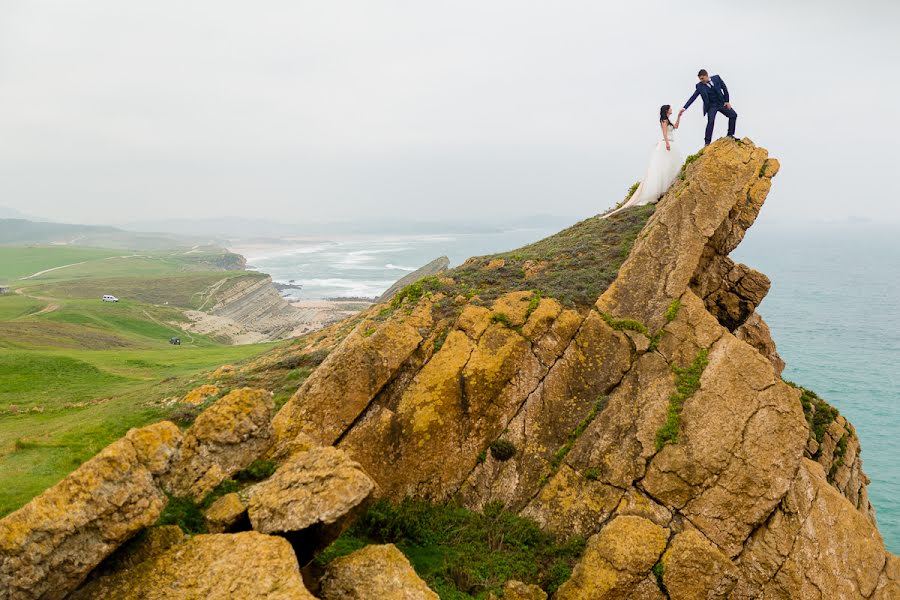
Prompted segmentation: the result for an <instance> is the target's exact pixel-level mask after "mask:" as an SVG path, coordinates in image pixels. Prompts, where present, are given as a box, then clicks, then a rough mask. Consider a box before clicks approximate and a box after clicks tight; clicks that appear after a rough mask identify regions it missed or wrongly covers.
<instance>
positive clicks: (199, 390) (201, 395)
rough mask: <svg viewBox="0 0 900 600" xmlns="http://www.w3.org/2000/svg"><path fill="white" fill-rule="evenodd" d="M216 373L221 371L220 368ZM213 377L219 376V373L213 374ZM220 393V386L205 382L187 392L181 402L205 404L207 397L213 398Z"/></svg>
mask: <svg viewBox="0 0 900 600" xmlns="http://www.w3.org/2000/svg"><path fill="white" fill-rule="evenodd" d="M220 368H221V367H220ZM216 373H219V370H218V369H217V370H216ZM213 377H217V375H216V374H213ZM218 393H219V386H217V385H213V384H211V383H204V384H203V385H201V386H200V387H196V388H194V389H192V390H191V391H189V392H188V393H187V394H185V395H184V398H182V399H181V403H182V404H192V405H195V406H196V405H198V404H203V403H204V402H206V400H207V399H209V398H212V397H213V396H215V395H216V394H218Z"/></svg>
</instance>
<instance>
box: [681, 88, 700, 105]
mask: <svg viewBox="0 0 900 600" xmlns="http://www.w3.org/2000/svg"><path fill="white" fill-rule="evenodd" d="M699 95H700V90H699V89H696V90H694V94H693V95H692V96H691V97H690V98H688V101H687V102H686V103H685V104H684V110H687V109H688V108H690V106H691V104H693V103H694V100H696V99H697V96H699Z"/></svg>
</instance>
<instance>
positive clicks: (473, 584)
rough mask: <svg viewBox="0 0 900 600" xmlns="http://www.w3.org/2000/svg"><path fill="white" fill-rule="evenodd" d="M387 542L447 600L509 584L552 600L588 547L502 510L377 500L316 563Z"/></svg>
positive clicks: (478, 595)
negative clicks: (516, 582)
mask: <svg viewBox="0 0 900 600" xmlns="http://www.w3.org/2000/svg"><path fill="white" fill-rule="evenodd" d="M387 543H392V544H396V545H397V547H398V548H399V549H400V550H401V551H402V552H403V553H404V554H405V555H406V557H407V558H408V559H409V561H410V562H411V563H412V565H413V567H414V568H415V570H416V573H418V574H419V576H420V577H422V579H424V580H425V582H426V583H428V585H429V587H431V589H432V590H434V591H435V592H436V593H437V594H438V595H439V596H440V597H441V598H442V599H444V600H470V599H472V598H477V599H482V598H486V597H487V596H488V594H489V593H490V592H495V593H497V592H500V589H501V588H502V586H503V584H504V583H505V582H506V581H508V580H510V579H516V580H519V581H524V582H526V583H534V584H537V585H539V586H540V587H541V588H542V589H544V590H545V591H547V592H550V593H553V592H554V591H556V589H557V588H558V587H559V586H560V585H561V584H562V583H563V582H565V581H566V580H567V579H568V578H569V576H570V575H571V572H572V567H573V566H574V565H575V563H576V562H577V560H578V558H580V557H581V555H582V554H583V552H584V547H585V541H584V539H583V538H581V537H573V538H571V539H568V540H561V539H557V538H555V537H553V536H552V535H550V534H548V533H544V532H542V531H541V530H540V528H539V527H538V526H537V524H536V523H534V522H533V521H530V520H528V519H525V518H522V517H519V516H517V515H515V514H514V513H511V512H509V511H506V510H504V509H503V508H502V507H501V506H500V505H499V504H489V505H488V506H486V507H485V510H484V512H483V513H478V512H474V511H471V510H468V509H465V508H462V507H459V506H455V505H452V504H431V503H428V502H424V501H420V500H411V499H407V500H404V501H403V502H401V503H400V504H392V503H390V502H387V501H385V500H380V501H378V502H376V503H375V504H374V505H373V506H372V507H371V508H370V509H369V510H368V511H367V512H366V513H365V514H364V515H362V516H361V517H360V518H359V519H358V520H357V521H356V522H355V523H354V524H353V525H352V526H351V527H350V529H348V530H347V531H346V532H345V533H344V534H343V535H342V536H341V537H340V538H338V539H337V540H336V541H335V542H334V543H333V544H332V545H331V546H329V547H328V548H326V549H325V550H324V551H323V552H322V554H320V555H319V556H318V557H317V558H316V563H317V564H318V565H319V566H323V565H325V564H327V563H328V562H330V561H332V560H333V559H335V558H337V557H339V556H344V555H346V554H350V553H351V552H354V551H356V550H359V549H360V548H363V547H364V546H366V545H368V544H387Z"/></svg>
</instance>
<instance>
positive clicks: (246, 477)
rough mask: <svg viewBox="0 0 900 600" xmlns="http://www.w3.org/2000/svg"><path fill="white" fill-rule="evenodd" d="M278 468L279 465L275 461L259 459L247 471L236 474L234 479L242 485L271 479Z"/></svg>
mask: <svg viewBox="0 0 900 600" xmlns="http://www.w3.org/2000/svg"><path fill="white" fill-rule="evenodd" d="M277 468H278V465H277V464H275V462H274V461H271V460H264V459H262V458H258V459H256V460H254V461H253V462H252V463H250V464H249V465H248V466H247V468H246V469H243V470H241V471H238V472H237V473H235V474H234V478H235V480H237V481H239V482H241V483H247V482H257V481H262V480H263V479H268V478H269V477H271V476H272V474H273V473H275V470H276V469H277Z"/></svg>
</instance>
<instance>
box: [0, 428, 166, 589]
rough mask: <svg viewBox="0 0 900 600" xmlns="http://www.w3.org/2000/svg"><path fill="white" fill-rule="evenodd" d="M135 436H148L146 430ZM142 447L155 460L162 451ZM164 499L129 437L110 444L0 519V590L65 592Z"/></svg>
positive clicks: (145, 523)
mask: <svg viewBox="0 0 900 600" xmlns="http://www.w3.org/2000/svg"><path fill="white" fill-rule="evenodd" d="M133 437H136V438H139V439H141V440H144V441H146V438H145V436H143V435H135V436H133ZM147 437H152V436H147ZM145 452H146V454H145V455H149V456H151V457H154V459H153V460H151V464H152V465H153V466H158V464H159V463H158V462H157V460H156V459H158V457H159V456H160V454H165V453H164V452H163V453H159V452H156V451H154V450H153V446H152V445H151V444H149V443H148V444H147V446H146V447H145ZM142 454H143V453H142ZM165 505H166V497H165V494H163V492H162V491H161V490H160V489H159V488H158V487H157V485H156V483H155V482H154V480H153V473H152V472H151V471H150V469H149V468H148V467H147V465H145V464H144V463H143V462H141V455H139V453H138V452H137V451H136V450H135V447H134V444H133V443H132V441H131V440H129V439H127V438H123V439H120V440H118V441H117V442H114V443H113V444H110V445H109V446H107V447H106V448H104V449H103V450H101V451H100V453H99V454H97V455H96V456H95V457H94V458H92V459H90V460H89V461H87V462H86V463H84V464H83V465H81V466H80V467H78V469H76V470H75V471H74V472H73V473H72V474H71V475H69V476H68V477H66V478H65V479H63V480H62V481H60V482H59V483H58V484H56V485H55V486H53V487H52V488H50V489H49V490H47V491H46V492H44V493H43V494H41V495H40V496H38V497H37V498H35V499H34V500H32V501H31V502H29V503H28V504H26V505H25V506H23V507H22V508H20V509H19V510H17V511H15V512H14V513H12V514H10V515H8V516H6V517H5V518H3V519H0V590H6V593H5V595H0V597H8V598H17V599H27V598H47V599H54V598H63V597H65V596H66V594H67V593H68V592H70V591H71V590H73V589H75V588H76V587H77V586H78V585H79V584H80V583H81V582H82V581H83V580H84V578H85V577H86V576H87V574H88V573H89V572H90V571H91V569H93V568H94V567H96V566H97V565H98V564H100V562H101V561H102V560H103V559H104V558H106V557H107V556H108V555H109V554H110V553H111V552H113V551H114V550H115V549H116V548H118V547H119V546H120V545H121V544H122V543H124V542H125V541H126V540H128V538H130V537H131V536H133V535H134V534H136V533H138V532H139V531H140V530H141V529H143V528H144V527H147V526H148V525H151V524H152V523H153V522H154V521H156V519H157V518H158V517H159V515H160V513H161V512H162V509H163V507H164V506H165Z"/></svg>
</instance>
